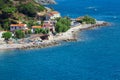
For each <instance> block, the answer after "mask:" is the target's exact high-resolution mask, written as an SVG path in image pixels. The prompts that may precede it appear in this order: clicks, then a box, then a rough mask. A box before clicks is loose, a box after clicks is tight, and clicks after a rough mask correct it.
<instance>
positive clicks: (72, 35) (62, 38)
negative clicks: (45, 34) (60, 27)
mask: <svg viewBox="0 0 120 80" xmlns="http://www.w3.org/2000/svg"><path fill="white" fill-rule="evenodd" d="M107 25H109V24H108V23H107V22H104V21H98V22H97V23H96V24H84V25H83V24H82V25H79V26H75V27H72V28H71V29H70V30H68V31H67V32H65V33H61V34H59V35H56V36H53V38H52V39H51V40H45V41H43V42H41V43H39V44H33V43H24V44H6V45H5V46H0V47H1V48H0V50H11V49H14V50H15V49H17V50H24V49H34V48H45V47H51V46H57V45H60V44H61V43H62V42H72V41H77V40H78V33H79V32H80V31H82V30H88V29H91V28H95V27H101V26H107Z"/></svg>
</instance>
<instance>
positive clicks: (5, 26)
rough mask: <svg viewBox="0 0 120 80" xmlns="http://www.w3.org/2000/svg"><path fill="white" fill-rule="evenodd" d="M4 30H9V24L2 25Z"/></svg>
mask: <svg viewBox="0 0 120 80" xmlns="http://www.w3.org/2000/svg"><path fill="white" fill-rule="evenodd" d="M3 26H4V30H10V26H9V22H5V23H4V25H3Z"/></svg>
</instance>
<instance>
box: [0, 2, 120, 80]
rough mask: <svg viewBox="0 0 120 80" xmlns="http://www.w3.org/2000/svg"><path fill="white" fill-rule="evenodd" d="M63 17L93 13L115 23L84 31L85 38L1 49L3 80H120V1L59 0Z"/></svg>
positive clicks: (81, 36) (0, 61) (0, 63)
mask: <svg viewBox="0 0 120 80" xmlns="http://www.w3.org/2000/svg"><path fill="white" fill-rule="evenodd" d="M57 2H58V4H57V5H50V6H51V7H54V8H55V9H56V10H58V11H60V12H61V13H62V16H65V15H68V16H70V17H73V18H74V17H78V16H79V15H84V14H89V15H91V16H93V17H95V18H97V19H98V20H106V21H109V22H111V23H112V26H108V27H101V28H96V29H94V30H87V31H82V32H81V33H80V35H79V37H80V38H81V39H82V41H78V42H70V43H63V44H62V45H61V46H55V47H51V48H44V49H34V50H23V51H22V50H15V51H1V52H0V80H120V9H119V7H120V6H119V4H120V1H119V0H116V1H113V0H69V2H68V0H57Z"/></svg>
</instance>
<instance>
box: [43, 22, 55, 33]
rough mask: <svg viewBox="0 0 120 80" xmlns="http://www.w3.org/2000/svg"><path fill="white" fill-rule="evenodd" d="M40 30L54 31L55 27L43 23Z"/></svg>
mask: <svg viewBox="0 0 120 80" xmlns="http://www.w3.org/2000/svg"><path fill="white" fill-rule="evenodd" d="M42 28H44V29H49V30H50V31H51V32H54V31H55V26H54V24H51V23H44V24H43V26H42Z"/></svg>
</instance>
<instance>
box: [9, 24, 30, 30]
mask: <svg viewBox="0 0 120 80" xmlns="http://www.w3.org/2000/svg"><path fill="white" fill-rule="evenodd" d="M26 29H28V28H27V25H26V24H11V25H10V31H15V30H26Z"/></svg>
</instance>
